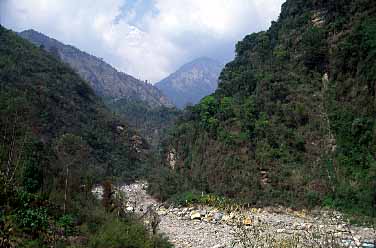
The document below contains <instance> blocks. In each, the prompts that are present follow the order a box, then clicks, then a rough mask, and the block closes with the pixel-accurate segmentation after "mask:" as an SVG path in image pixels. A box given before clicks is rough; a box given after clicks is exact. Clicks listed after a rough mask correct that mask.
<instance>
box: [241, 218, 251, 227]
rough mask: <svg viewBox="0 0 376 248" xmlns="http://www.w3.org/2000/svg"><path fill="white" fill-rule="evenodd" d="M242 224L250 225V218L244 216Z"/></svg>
mask: <svg viewBox="0 0 376 248" xmlns="http://www.w3.org/2000/svg"><path fill="white" fill-rule="evenodd" d="M243 225H245V226H250V225H252V219H251V218H249V217H247V218H245V219H244V220H243Z"/></svg>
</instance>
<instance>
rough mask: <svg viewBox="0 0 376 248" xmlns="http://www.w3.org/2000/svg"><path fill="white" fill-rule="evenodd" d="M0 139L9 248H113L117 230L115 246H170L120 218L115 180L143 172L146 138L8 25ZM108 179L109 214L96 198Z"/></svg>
mask: <svg viewBox="0 0 376 248" xmlns="http://www.w3.org/2000/svg"><path fill="white" fill-rule="evenodd" d="M0 133H1V135H0V166H1V167H0V247H5V248H8V247H17V248H19V247H29V248H30V247H67V246H68V245H70V244H71V245H73V244H74V245H77V246H74V247H108V245H109V243H108V242H110V241H109V237H110V236H109V235H110V234H109V233H111V235H112V234H113V233H114V232H115V231H113V229H116V230H123V231H124V232H122V233H120V234H119V235H118V236H117V239H118V240H117V239H116V238H115V239H114V238H112V239H111V242H112V244H116V242H118V243H121V244H123V243H124V242H125V243H128V244H129V245H131V246H132V245H133V247H156V246H157V247H162V246H163V247H166V246H168V244H167V243H166V242H164V241H163V240H160V239H159V238H157V236H153V235H149V233H148V232H147V231H146V230H145V229H144V228H143V226H142V225H140V224H139V223H137V222H136V221H133V220H131V219H130V218H129V217H127V216H125V217H124V218H120V217H119V213H118V214H117V217H116V218H115V216H114V215H112V214H111V211H113V210H114V209H115V208H116V206H115V205H114V204H115V202H113V201H112V195H111V194H112V193H111V189H110V187H111V186H110V185H111V181H114V180H116V179H117V178H118V179H121V180H125V181H130V180H133V179H134V177H135V176H137V175H138V174H139V171H140V170H141V169H142V166H141V163H140V160H141V159H143V157H144V156H146V155H147V154H146V152H145V151H144V150H145V149H146V148H147V147H146V144H145V142H144V141H143V139H142V138H141V137H140V136H139V135H137V134H136V133H135V132H133V131H132V130H130V129H129V128H128V126H127V124H126V123H125V122H124V121H122V120H119V119H116V118H115V117H114V116H113V115H112V114H111V113H110V112H109V110H108V109H107V108H106V107H105V106H104V104H103V103H102V101H101V100H100V98H99V97H97V96H96V95H95V94H94V91H93V90H92V89H91V88H90V86H89V85H88V84H87V82H85V81H84V80H82V79H81V78H80V77H79V76H78V75H77V74H76V73H75V72H74V71H73V70H72V69H70V68H69V67H68V66H66V65H65V64H63V63H61V62H59V61H58V60H57V59H56V58H55V57H53V56H52V55H50V54H49V53H47V52H45V51H44V50H42V49H41V48H39V47H36V46H34V45H32V44H31V43H29V42H27V41H25V40H23V39H21V38H20V37H18V36H17V35H16V34H15V33H13V32H11V31H8V30H6V29H4V28H3V27H1V26H0ZM105 180H106V184H105V185H107V188H108V190H107V192H108V196H107V198H105V199H107V202H104V203H105V207H106V210H107V212H106V211H105V208H104V207H102V206H101V204H100V202H99V201H97V200H96V199H94V197H93V196H92V194H91V190H92V187H93V186H94V185H95V184H97V183H102V182H104V181H105ZM117 232H119V231H117ZM68 237H71V238H70V239H69V238H68ZM158 242H159V243H158ZM81 245H83V246H81ZM69 247H72V246H69Z"/></svg>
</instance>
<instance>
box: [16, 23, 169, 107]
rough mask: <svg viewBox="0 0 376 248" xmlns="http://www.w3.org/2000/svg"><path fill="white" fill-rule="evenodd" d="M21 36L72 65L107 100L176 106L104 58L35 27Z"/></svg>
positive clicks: (154, 105) (151, 87)
mask: <svg viewBox="0 0 376 248" xmlns="http://www.w3.org/2000/svg"><path fill="white" fill-rule="evenodd" d="M19 35H20V36H21V37H22V38H24V39H27V40H29V41H31V42H33V43H34V44H37V45H39V46H42V47H43V48H44V49H45V50H47V51H49V52H51V53H52V54H53V55H55V56H57V57H58V58H60V59H61V60H62V61H64V62H65V63H67V64H69V65H70V66H71V67H72V68H73V69H74V70H75V71H76V72H77V73H78V74H79V75H81V77H82V78H83V79H85V80H87V81H88V82H89V83H90V85H91V86H92V88H93V89H94V91H95V92H96V93H97V94H98V95H99V96H101V97H103V98H104V99H105V101H109V102H110V103H113V102H116V101H117V100H120V99H123V98H125V99H128V100H131V101H132V100H134V101H143V102H145V103H146V104H147V105H148V106H149V107H151V108H154V107H161V106H165V107H172V106H173V105H172V104H171V103H170V101H169V100H168V99H167V98H166V97H165V96H164V95H163V94H162V92H160V91H159V90H158V89H157V88H156V87H154V86H152V85H151V84H148V83H146V82H143V81H141V80H138V79H136V78H134V77H132V76H130V75H128V74H126V73H124V72H121V71H118V70H117V69H115V68H114V67H112V66H111V65H110V64H108V63H106V62H105V61H103V59H101V58H98V57H96V56H94V55H91V54H89V53H87V52H84V51H82V50H80V49H78V48H76V47H74V46H72V45H66V44H64V43H62V42H60V41H58V40H57V39H54V38H50V37H48V36H47V35H44V34H43V33H41V32H38V31H35V30H32V29H29V30H25V31H23V32H20V33H19Z"/></svg>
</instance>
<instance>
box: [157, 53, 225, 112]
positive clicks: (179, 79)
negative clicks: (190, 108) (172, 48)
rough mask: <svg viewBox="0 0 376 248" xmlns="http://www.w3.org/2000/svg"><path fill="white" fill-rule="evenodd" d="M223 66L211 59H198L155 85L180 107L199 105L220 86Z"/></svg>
mask: <svg viewBox="0 0 376 248" xmlns="http://www.w3.org/2000/svg"><path fill="white" fill-rule="evenodd" d="M222 69H223V65H221V64H220V63H219V62H217V61H215V60H213V59H210V58H198V59H196V60H194V61H192V62H189V63H187V64H185V65H183V66H182V67H181V68H179V70H177V71H176V72H174V73H172V74H171V75H170V76H168V77H167V78H165V79H163V80H162V81H160V82H158V83H156V84H155V86H156V87H157V88H158V89H160V90H161V91H162V92H163V93H164V94H165V95H166V96H167V97H168V98H169V99H171V101H172V102H173V103H174V104H175V105H176V106H177V107H178V108H184V107H185V106H187V105H189V104H197V103H198V102H199V101H200V100H201V99H202V98H203V97H205V96H207V95H210V94H212V93H213V92H214V91H215V90H216V89H217V86H218V77H219V73H220V72H221V70H222Z"/></svg>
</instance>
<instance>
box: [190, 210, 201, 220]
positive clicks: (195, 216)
mask: <svg viewBox="0 0 376 248" xmlns="http://www.w3.org/2000/svg"><path fill="white" fill-rule="evenodd" d="M191 220H201V214H200V213H199V212H197V211H193V212H191Z"/></svg>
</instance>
